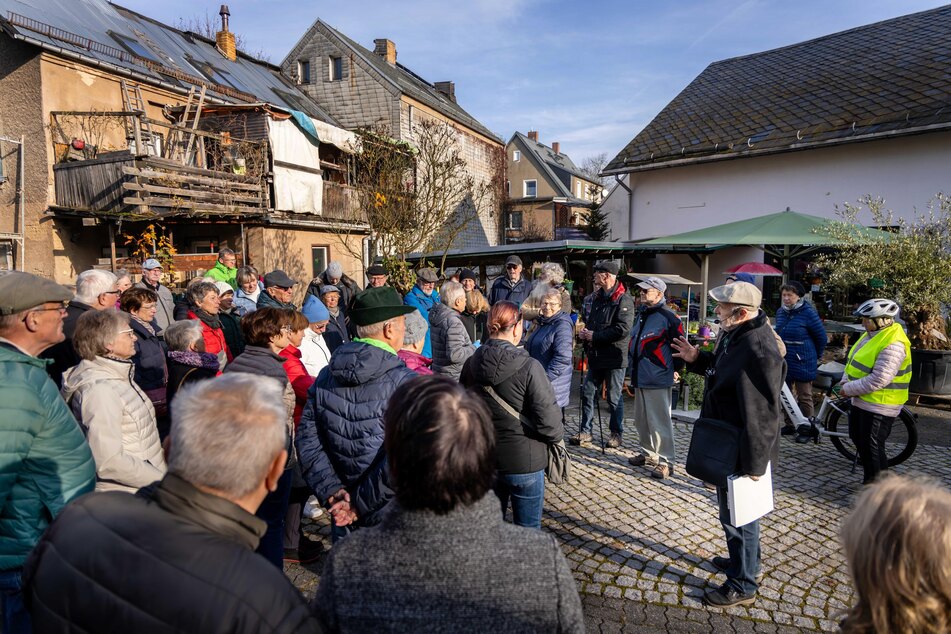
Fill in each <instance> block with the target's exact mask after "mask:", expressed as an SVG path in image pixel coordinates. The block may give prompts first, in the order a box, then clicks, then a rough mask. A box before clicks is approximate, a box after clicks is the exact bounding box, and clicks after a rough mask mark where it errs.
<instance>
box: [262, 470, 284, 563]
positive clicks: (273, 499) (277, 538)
mask: <svg viewBox="0 0 951 634" xmlns="http://www.w3.org/2000/svg"><path fill="white" fill-rule="evenodd" d="M292 476H293V469H288V470H286V471H285V472H284V475H282V476H281V478H280V480H278V481H277V490H275V491H272V492H271V493H268V494H267V497H266V498H264V501H263V502H261V506H260V507H258V512H257V513H255V515H257V516H258V517H259V518H261V519H262V520H264V521H265V522H267V532H266V533H264V537H262V538H261V543H260V544H258V550H257V552H258V554H260V555H263V556H264V558H265V559H267V560H268V561H270V562H271V563H272V564H274V565H275V566H277V567H278V569H279V570H284V518H285V517H286V516H287V506H288V504H290V500H291V483H292Z"/></svg>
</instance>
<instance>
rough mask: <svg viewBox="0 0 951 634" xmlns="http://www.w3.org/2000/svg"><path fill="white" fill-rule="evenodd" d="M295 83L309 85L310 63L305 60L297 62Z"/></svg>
mask: <svg viewBox="0 0 951 634" xmlns="http://www.w3.org/2000/svg"><path fill="white" fill-rule="evenodd" d="M297 83H298V84H309V83H310V62H308V61H307V60H303V59H302V60H300V61H298V62H297Z"/></svg>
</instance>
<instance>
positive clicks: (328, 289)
mask: <svg viewBox="0 0 951 634" xmlns="http://www.w3.org/2000/svg"><path fill="white" fill-rule="evenodd" d="M327 293H336V294H337V295H340V289H339V288H337V287H336V286H334V285H333V284H324V285H323V286H321V287H320V296H321V297H323V296H324V295H326V294H327Z"/></svg>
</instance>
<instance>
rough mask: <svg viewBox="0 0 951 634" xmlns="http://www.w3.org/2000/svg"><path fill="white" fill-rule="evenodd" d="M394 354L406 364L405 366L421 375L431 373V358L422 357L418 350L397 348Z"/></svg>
mask: <svg viewBox="0 0 951 634" xmlns="http://www.w3.org/2000/svg"><path fill="white" fill-rule="evenodd" d="M396 356H398V357H399V358H400V359H402V360H403V363H405V364H406V367H407V368H409V369H410V370H412V371H413V372H415V373H416V374H420V375H422V376H426V375H429V374H432V373H433V371H432V369H431V368H430V366H431V365H432V364H433V360H432V359H430V358H429V357H424V356H423V355H421V354H419V353H418V352H413V351H412V350H406V349H405V348H404V349H403V350H398V351H397V352H396Z"/></svg>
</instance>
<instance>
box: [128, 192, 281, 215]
mask: <svg viewBox="0 0 951 634" xmlns="http://www.w3.org/2000/svg"><path fill="white" fill-rule="evenodd" d="M122 202H123V203H124V204H126V205H137V206H148V207H163V208H166V209H177V210H182V211H184V210H188V209H191V210H195V211H197V212H199V213H201V212H220V213H231V214H235V215H239V214H248V213H254V214H264V213H266V212H267V210H266V209H261V208H258V207H244V206H240V205H216V204H208V203H203V202H201V201H199V200H195V201H189V200H175V201H170V200H169V199H168V198H161V197H158V196H149V197H146V198H130V197H128V196H127V197H125V198H123V199H122Z"/></svg>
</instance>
